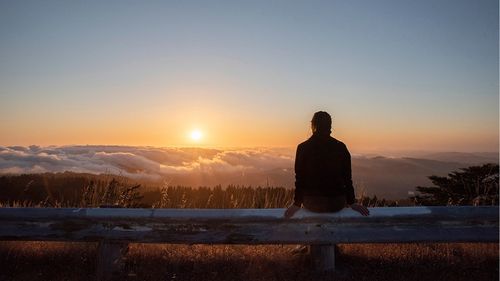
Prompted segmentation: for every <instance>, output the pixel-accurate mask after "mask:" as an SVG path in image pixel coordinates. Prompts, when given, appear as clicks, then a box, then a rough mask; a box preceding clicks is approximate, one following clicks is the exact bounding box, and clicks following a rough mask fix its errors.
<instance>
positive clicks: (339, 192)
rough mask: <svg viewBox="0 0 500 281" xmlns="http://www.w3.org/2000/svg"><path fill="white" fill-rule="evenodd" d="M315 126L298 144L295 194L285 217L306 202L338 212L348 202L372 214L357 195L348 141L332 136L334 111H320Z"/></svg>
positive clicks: (308, 205) (313, 207) (307, 205)
mask: <svg viewBox="0 0 500 281" xmlns="http://www.w3.org/2000/svg"><path fill="white" fill-rule="evenodd" d="M311 129H312V136H311V137H310V138H309V139H308V140H306V141H305V142H303V143H301V144H299V145H298V147H297V154H296V157H295V197H294V202H293V204H292V205H290V207H288V209H287V210H286V211H285V214H284V217H285V218H290V217H292V216H293V215H294V214H295V213H296V212H297V211H298V210H300V208H301V206H302V205H304V207H305V208H306V209H308V210H310V211H313V212H337V211H340V210H341V209H343V208H344V207H346V204H347V206H349V207H351V208H352V209H353V210H354V211H357V212H359V213H360V214H362V215H364V216H368V215H369V214H370V212H369V211H368V209H367V208H366V207H364V206H362V205H359V204H356V200H355V197H354V188H353V186H352V176H351V155H350V153H349V151H348V150H347V147H346V145H345V144H344V143H342V142H341V141H339V140H337V139H335V138H333V137H331V136H330V134H331V129H332V118H331V116H330V114H328V113H327V112H324V111H318V112H316V113H315V114H314V116H313V118H312V121H311Z"/></svg>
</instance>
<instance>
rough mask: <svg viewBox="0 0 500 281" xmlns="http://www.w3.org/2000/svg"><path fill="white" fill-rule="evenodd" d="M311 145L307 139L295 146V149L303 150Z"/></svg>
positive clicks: (310, 140) (309, 139)
mask: <svg viewBox="0 0 500 281" xmlns="http://www.w3.org/2000/svg"><path fill="white" fill-rule="evenodd" d="M311 145H312V139H311V138H308V139H307V140H305V141H303V142H301V143H299V145H297V149H305V148H307V147H309V146H311Z"/></svg>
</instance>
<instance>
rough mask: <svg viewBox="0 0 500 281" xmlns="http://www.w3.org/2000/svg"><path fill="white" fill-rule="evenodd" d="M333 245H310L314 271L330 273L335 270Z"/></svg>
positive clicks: (334, 248) (334, 246)
mask: <svg viewBox="0 0 500 281" xmlns="http://www.w3.org/2000/svg"><path fill="white" fill-rule="evenodd" d="M336 248H337V246H336V245H335V244H327V245H311V261H312V266H313V268H314V270H315V271H318V272H332V271H334V270H335V251H336Z"/></svg>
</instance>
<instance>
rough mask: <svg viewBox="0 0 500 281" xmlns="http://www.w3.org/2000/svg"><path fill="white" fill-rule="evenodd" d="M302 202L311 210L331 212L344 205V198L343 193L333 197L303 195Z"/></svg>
mask: <svg viewBox="0 0 500 281" xmlns="http://www.w3.org/2000/svg"><path fill="white" fill-rule="evenodd" d="M302 204H304V207H305V208H306V209H308V210H309V211H312V212H317V213H332V212H338V211H340V210H342V209H343V208H344V207H345V206H346V198H345V196H344V195H340V196H335V197H326V196H304V201H303V202H302Z"/></svg>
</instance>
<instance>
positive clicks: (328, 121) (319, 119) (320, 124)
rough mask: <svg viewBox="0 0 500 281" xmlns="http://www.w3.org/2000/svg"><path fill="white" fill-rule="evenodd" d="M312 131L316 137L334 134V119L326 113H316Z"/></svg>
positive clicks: (312, 122)
mask: <svg viewBox="0 0 500 281" xmlns="http://www.w3.org/2000/svg"><path fill="white" fill-rule="evenodd" d="M311 129H312V132H313V134H315V135H330V134H331V133H332V117H331V116H330V114H328V113H327V112H325V111H318V112H316V113H314V116H313V118H312V120H311Z"/></svg>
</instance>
